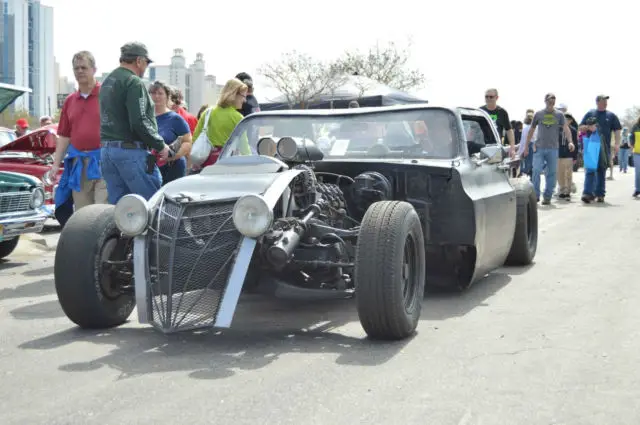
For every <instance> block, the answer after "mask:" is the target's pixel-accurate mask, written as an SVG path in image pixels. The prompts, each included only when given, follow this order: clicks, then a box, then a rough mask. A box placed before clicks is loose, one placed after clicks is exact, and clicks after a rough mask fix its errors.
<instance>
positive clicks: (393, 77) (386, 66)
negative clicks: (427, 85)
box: [334, 40, 425, 91]
mask: <svg viewBox="0 0 640 425" xmlns="http://www.w3.org/2000/svg"><path fill="white" fill-rule="evenodd" d="M411 45H412V42H411V40H409V41H408V42H407V45H406V46H405V47H400V46H398V45H397V44H396V43H395V42H389V43H387V44H386V45H383V46H381V45H380V43H376V45H375V46H372V47H371V48H369V50H368V51H366V52H361V51H359V50H355V51H346V52H344V53H343V55H342V56H341V57H340V58H338V59H337V60H336V62H335V65H334V66H335V67H337V68H338V69H340V70H341V71H342V73H345V74H348V75H361V76H364V77H368V78H370V79H372V80H375V81H378V82H380V83H382V84H386V85H388V86H390V87H393V88H395V89H398V90H403V91H406V90H409V89H416V88H420V87H422V85H423V84H424V80H425V76H424V74H423V73H422V72H421V71H420V70H419V69H411V68H409V59H410V58H411V51H410V50H411Z"/></svg>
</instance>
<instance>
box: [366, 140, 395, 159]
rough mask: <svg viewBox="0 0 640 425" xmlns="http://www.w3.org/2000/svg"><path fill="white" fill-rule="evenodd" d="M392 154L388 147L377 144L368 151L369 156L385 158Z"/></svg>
mask: <svg viewBox="0 0 640 425" xmlns="http://www.w3.org/2000/svg"><path fill="white" fill-rule="evenodd" d="M390 152H391V149H389V147H388V146H387V145H384V144H382V143H376V144H375V145H373V146H371V147H370V148H369V149H368V150H367V156H385V155H388V154H389V153H390Z"/></svg>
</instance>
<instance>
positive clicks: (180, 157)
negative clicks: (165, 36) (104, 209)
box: [149, 81, 191, 186]
mask: <svg viewBox="0 0 640 425" xmlns="http://www.w3.org/2000/svg"><path fill="white" fill-rule="evenodd" d="M149 93H150V94H151V99H153V103H154V104H155V112H156V122H157V123H158V132H159V133H160V135H161V136H162V138H163V139H164V142H165V143H166V144H168V145H169V146H170V147H171V148H172V150H171V153H170V154H169V159H168V160H167V161H166V163H164V162H161V161H159V162H158V166H159V167H160V173H161V174H162V185H163V186H164V185H166V184H167V183H169V182H172V181H174V180H176V179H179V178H180V177H184V176H186V175H187V155H188V154H189V152H191V130H190V129H189V124H188V123H187V120H185V119H184V118H182V116H181V115H180V114H178V113H177V112H175V111H173V110H171V108H169V101H170V99H171V94H172V90H171V88H170V87H169V86H168V85H166V84H165V83H163V82H161V81H155V82H154V83H153V84H151V87H149Z"/></svg>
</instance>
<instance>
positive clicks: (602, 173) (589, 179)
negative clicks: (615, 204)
mask: <svg viewBox="0 0 640 425" xmlns="http://www.w3.org/2000/svg"><path fill="white" fill-rule="evenodd" d="M584 173H585V174H584V192H583V195H591V196H600V197H603V198H604V195H605V193H606V191H605V181H606V180H607V169H606V168H598V170H597V171H596V170H585V171H584Z"/></svg>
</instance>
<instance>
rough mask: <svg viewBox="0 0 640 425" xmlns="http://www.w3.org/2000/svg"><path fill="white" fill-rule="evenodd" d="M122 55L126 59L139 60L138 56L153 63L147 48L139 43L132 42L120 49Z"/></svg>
mask: <svg viewBox="0 0 640 425" xmlns="http://www.w3.org/2000/svg"><path fill="white" fill-rule="evenodd" d="M120 55H121V56H122V57H126V58H137V57H138V56H141V57H143V58H145V59H146V60H147V61H149V63H151V62H153V61H152V60H151V58H150V57H149V51H148V50H147V46H145V45H144V44H143V43H140V42H138V41H132V42H130V43H127V44H125V45H124V46H122V47H120Z"/></svg>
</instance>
